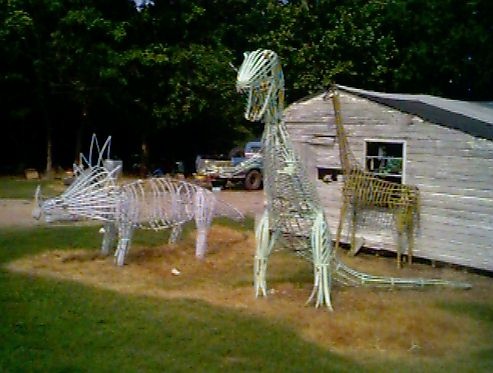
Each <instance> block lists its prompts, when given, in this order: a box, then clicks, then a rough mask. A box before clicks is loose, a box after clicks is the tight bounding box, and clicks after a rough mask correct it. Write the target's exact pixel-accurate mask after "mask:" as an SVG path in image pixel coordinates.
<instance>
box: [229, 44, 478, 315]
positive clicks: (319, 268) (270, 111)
mask: <svg viewBox="0 0 493 373" xmlns="http://www.w3.org/2000/svg"><path fill="white" fill-rule="evenodd" d="M236 87H237V90H238V91H239V92H240V93H244V94H245V95H246V96H247V101H246V107H245V118H246V119H247V120H249V121H262V122H263V123H264V133H263V135H262V143H263V149H262V153H263V157H264V192H265V194H266V199H267V201H266V209H265V211H264V213H263V215H262V217H261V218H260V220H259V222H258V224H257V227H256V232H255V233H256V238H257V247H256V251H255V258H254V288H255V295H256V296H257V297H258V296H259V295H260V294H261V295H263V296H266V295H267V284H266V273H267V262H268V258H269V256H270V254H271V252H272V249H273V247H274V245H275V244H276V241H278V240H279V239H281V238H284V241H285V242H283V243H284V246H285V247H286V248H290V249H292V250H293V251H294V252H295V253H296V254H298V255H300V256H302V257H305V258H307V259H309V260H311V261H312V262H313V270H314V286H313V290H312V293H311V295H310V297H309V299H308V301H307V303H309V302H311V301H314V302H315V307H319V306H323V305H325V306H327V307H328V309H329V310H332V309H333V308H332V304H331V297H330V292H331V285H332V280H335V281H338V282H339V283H341V284H343V285H352V286H357V285H368V286H389V287H390V286H401V287H420V286H426V285H446V286H453V287H459V288H469V287H470V286H469V284H464V283H459V282H449V281H444V280H440V279H418V278H392V277H383V276H373V275H369V274H366V273H362V272H359V271H356V270H354V269H352V268H350V267H348V266H347V265H345V264H344V263H342V262H341V261H340V260H339V259H338V258H337V257H336V252H335V250H334V248H333V245H332V236H331V233H330V230H329V226H328V224H327V221H326V218H325V214H324V211H323V209H322V206H321V203H320V200H319V198H318V195H317V193H316V190H315V186H314V185H313V184H312V183H311V182H310V181H309V180H308V177H307V173H306V171H305V169H304V167H303V165H302V162H301V161H300V158H299V156H298V155H297V153H296V152H295V150H294V146H293V144H292V142H291V139H290V136H289V134H288V132H287V128H286V125H285V123H284V121H283V117H282V116H283V109H284V76H283V72H282V68H281V64H280V62H279V57H278V56H277V54H276V53H275V52H273V51H271V50H263V49H258V50H256V51H253V52H247V53H244V60H243V63H242V64H241V66H240V68H239V70H238V74H237V80H236Z"/></svg>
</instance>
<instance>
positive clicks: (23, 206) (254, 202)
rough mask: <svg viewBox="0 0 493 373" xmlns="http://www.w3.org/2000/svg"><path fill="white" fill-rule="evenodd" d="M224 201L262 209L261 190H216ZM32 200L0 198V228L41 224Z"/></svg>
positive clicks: (250, 209) (248, 209)
mask: <svg viewBox="0 0 493 373" xmlns="http://www.w3.org/2000/svg"><path fill="white" fill-rule="evenodd" d="M217 195H218V197H219V198H220V199H221V200H223V201H224V202H227V203H229V204H230V205H232V206H234V207H236V208H237V209H238V210H240V211H241V212H242V213H244V214H245V215H249V216H255V214H259V213H261V212H262V210H263V206H264V203H263V192H262V191H251V192H246V191H242V190H222V191H220V192H217ZM33 207H34V205H33V201H29V200H23V199H0V228H1V227H29V226H35V225H43V224H45V223H43V222H42V221H37V220H35V219H33V217H32V215H31V213H32V210H33Z"/></svg>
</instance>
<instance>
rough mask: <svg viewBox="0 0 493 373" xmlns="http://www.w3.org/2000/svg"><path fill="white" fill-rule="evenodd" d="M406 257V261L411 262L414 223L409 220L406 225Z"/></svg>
mask: <svg viewBox="0 0 493 373" xmlns="http://www.w3.org/2000/svg"><path fill="white" fill-rule="evenodd" d="M406 231H407V257H408V263H409V264H412V263H413V251H414V224H413V223H412V222H411V224H409V225H408V226H407V229H406Z"/></svg>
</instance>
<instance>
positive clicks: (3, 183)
mask: <svg viewBox="0 0 493 373" xmlns="http://www.w3.org/2000/svg"><path fill="white" fill-rule="evenodd" d="M38 185H41V188H42V191H43V193H44V194H47V195H54V194H56V193H57V192H60V191H63V190H64V189H65V188H66V186H64V185H63V182H62V181H61V180H59V179H56V180H26V179H24V178H21V177H7V176H2V177H0V198H18V199H29V200H30V199H33V197H34V192H35V190H36V187H37V186H38Z"/></svg>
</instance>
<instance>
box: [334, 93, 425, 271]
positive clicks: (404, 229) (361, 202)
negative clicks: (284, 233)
mask: <svg viewBox="0 0 493 373" xmlns="http://www.w3.org/2000/svg"><path fill="white" fill-rule="evenodd" d="M328 97H330V98H331V99H332V104H333V106H334V115H335V124H336V133H337V137H338V139H339V157H340V160H341V167H342V172H343V175H344V185H343V188H342V207H341V212H340V218H339V225H338V227H337V233H336V243H335V247H336V250H337V249H338V247H339V243H340V240H341V232H342V228H343V224H344V220H345V217H346V214H347V213H348V209H350V211H349V215H350V223H351V251H352V252H353V253H354V254H355V253H356V252H355V250H357V249H358V248H357V245H356V227H357V226H358V216H360V215H362V214H363V212H364V211H365V210H372V211H376V212H377V213H378V212H380V213H389V212H390V213H391V214H392V218H393V222H394V225H395V230H396V232H397V266H398V267H400V266H401V264H402V260H401V254H403V253H404V245H403V241H404V240H403V236H404V234H405V235H406V241H407V251H408V261H409V263H411V262H412V256H413V248H414V234H415V228H416V226H417V224H418V223H419V212H420V211H419V210H420V196H419V189H418V187H416V186H414V185H405V184H399V183H395V182H390V181H386V180H382V179H379V178H377V177H376V176H374V175H373V174H371V173H370V172H367V171H365V170H364V169H363V168H362V167H361V166H360V165H359V164H358V162H357V161H356V157H355V156H354V154H353V153H352V152H351V149H350V148H349V144H348V140H347V136H346V131H345V129H344V125H343V120H342V115H341V104H340V100H339V93H338V92H337V89H336V88H335V87H332V88H331V89H330V92H329V94H328V95H327V98H328Z"/></svg>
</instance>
